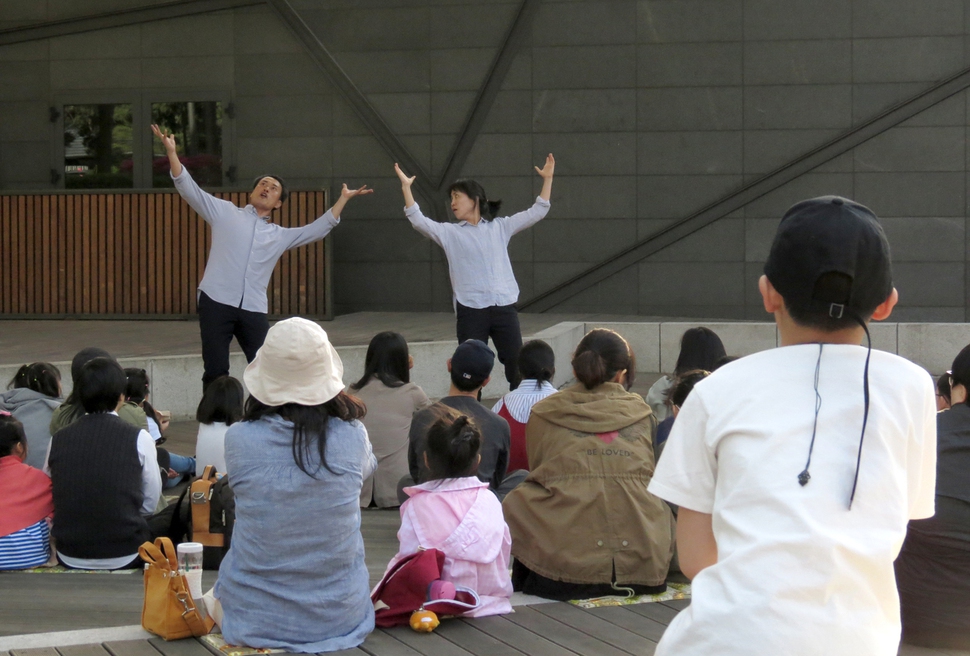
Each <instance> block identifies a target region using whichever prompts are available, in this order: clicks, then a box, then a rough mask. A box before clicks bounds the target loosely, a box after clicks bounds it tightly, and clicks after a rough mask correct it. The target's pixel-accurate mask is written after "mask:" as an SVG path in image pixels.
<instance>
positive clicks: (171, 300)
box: [0, 191, 332, 319]
mask: <svg viewBox="0 0 970 656" xmlns="http://www.w3.org/2000/svg"><path fill="white" fill-rule="evenodd" d="M215 195H216V196H217V197H219V198H225V199H226V200H229V201H231V202H233V203H236V204H238V205H245V204H246V203H247V202H248V194H247V193H245V192H223V193H217V194H215ZM325 210H326V194H325V192H323V191H296V192H291V193H290V196H289V198H288V199H287V200H286V202H285V203H283V207H282V208H281V209H280V210H279V211H277V213H276V214H275V215H274V217H273V220H274V221H276V222H277V223H279V224H280V225H282V226H285V227H291V226H300V225H305V224H306V223H309V222H310V221H312V220H313V219H315V218H316V217H317V216H319V215H321V214H323V212H324V211H325ZM210 241H211V232H210V230H209V228H208V225H207V224H206V223H205V221H203V220H202V219H201V218H200V217H199V215H198V214H196V213H195V211H194V210H192V209H191V208H190V207H189V206H188V205H187V204H186V203H185V201H183V200H182V198H181V197H180V196H179V195H178V194H175V193H171V192H128V193H115V192H112V193H69V194H24V195H3V196H0V314H2V315H7V316H14V317H16V316H20V317H44V316H49V317H71V316H96V317H98V318H106V319H110V318H118V319H124V318H133V317H149V316H154V317H158V318H169V317H186V316H191V315H193V314H194V313H195V307H196V300H195V296H196V286H197V284H198V282H199V281H200V280H201V279H202V272H203V270H204V268H205V260H206V257H207V255H208V252H209V244H210ZM329 241H330V240H329V239H327V240H325V241H321V242H315V243H313V244H310V245H308V246H303V247H301V248H297V249H294V250H292V251H288V252H287V253H286V254H284V255H283V257H282V258H280V261H279V263H277V265H276V269H275V270H274V271H273V277H272V279H271V280H270V285H269V289H268V290H267V295H268V297H269V313H270V315H274V316H292V315H300V316H305V317H314V318H330V315H331V307H332V305H331V298H330V290H331V284H330V268H329V266H328V253H329V243H328V242H329Z"/></svg>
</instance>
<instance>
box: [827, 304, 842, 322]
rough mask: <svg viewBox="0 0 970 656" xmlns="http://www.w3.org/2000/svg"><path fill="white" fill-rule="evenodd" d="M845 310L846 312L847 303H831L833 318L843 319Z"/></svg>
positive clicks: (830, 308) (830, 311)
mask: <svg viewBox="0 0 970 656" xmlns="http://www.w3.org/2000/svg"><path fill="white" fill-rule="evenodd" d="M843 312H845V304H843V303H832V304H831V305H829V316H830V317H832V318H833V319H841V318H842V313H843Z"/></svg>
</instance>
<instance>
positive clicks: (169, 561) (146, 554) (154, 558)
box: [138, 537, 179, 572]
mask: <svg viewBox="0 0 970 656" xmlns="http://www.w3.org/2000/svg"><path fill="white" fill-rule="evenodd" d="M176 553H177V552H176V551H175V545H173V544H172V541H171V540H170V539H169V538H166V537H161V538H155V543H154V544H152V543H151V542H145V543H144V544H143V545H141V546H140V547H138V555H139V556H141V558H142V560H144V561H145V562H146V563H148V564H150V565H154V566H155V567H158V568H160V569H167V570H171V571H173V572H174V571H178V568H179V564H178V557H177V555H176Z"/></svg>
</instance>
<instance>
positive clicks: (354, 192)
mask: <svg viewBox="0 0 970 656" xmlns="http://www.w3.org/2000/svg"><path fill="white" fill-rule="evenodd" d="M372 193H374V190H373V189H368V188H367V185H361V186H360V189H348V188H347V183H346V182H345V183H344V187H343V189H341V190H340V197H341V198H344V199H346V200H350V199H351V198H353V197H354V196H363V195H364V194H372Z"/></svg>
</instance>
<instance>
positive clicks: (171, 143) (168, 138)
mask: <svg viewBox="0 0 970 656" xmlns="http://www.w3.org/2000/svg"><path fill="white" fill-rule="evenodd" d="M152 132H154V133H155V136H156V137H158V139H159V141H161V142H162V145H163V146H165V152H167V153H174V152H175V135H174V134H171V133H169V134H166V133H165V132H163V131H162V129H161V128H159V127H158V126H157V125H154V124H153V125H152Z"/></svg>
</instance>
